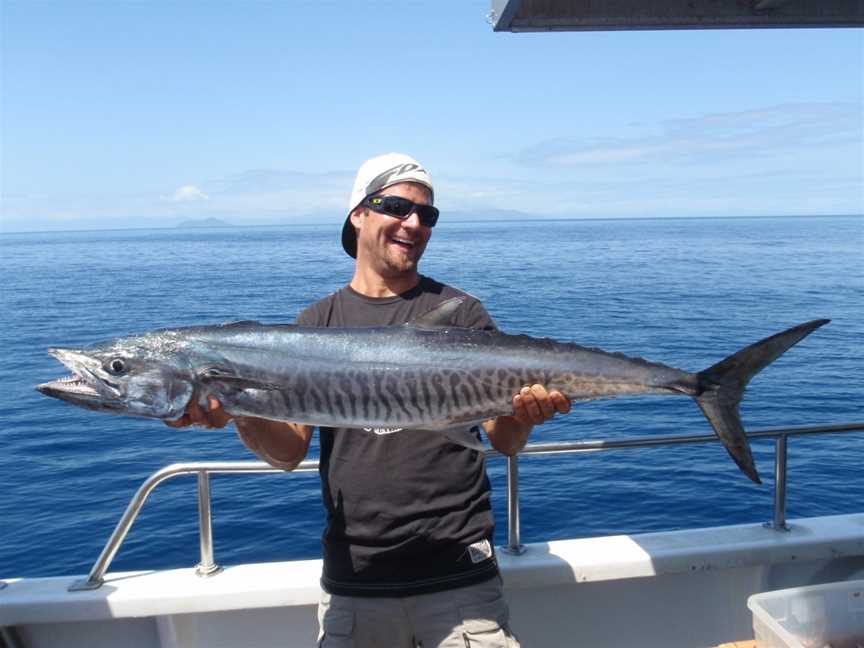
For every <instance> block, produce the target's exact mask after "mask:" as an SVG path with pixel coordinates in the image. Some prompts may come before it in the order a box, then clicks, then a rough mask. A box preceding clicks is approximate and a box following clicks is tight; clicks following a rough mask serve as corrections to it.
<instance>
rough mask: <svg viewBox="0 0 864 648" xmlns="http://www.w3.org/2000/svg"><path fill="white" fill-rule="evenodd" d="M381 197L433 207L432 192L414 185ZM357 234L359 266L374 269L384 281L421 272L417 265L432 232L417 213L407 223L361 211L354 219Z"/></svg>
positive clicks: (403, 184)
mask: <svg viewBox="0 0 864 648" xmlns="http://www.w3.org/2000/svg"><path fill="white" fill-rule="evenodd" d="M377 195H380V196H401V197H402V198H407V199H408V200H410V201H412V202H415V203H418V204H421V205H428V204H431V198H432V197H431V195H430V193H429V190H428V189H427V188H426V187H424V186H423V185H421V184H417V183H414V182H400V183H399V184H395V185H393V186H392V187H387V188H386V189H384V190H382V191H380V192H379V193H378V194H377ZM351 223H352V224H353V225H354V227H355V229H356V230H357V263H359V264H366V265H368V266H370V267H372V268H373V269H374V270H375V271H376V272H377V273H378V274H380V275H381V276H382V277H393V276H398V275H402V274H406V273H414V272H416V271H417V264H418V262H419V261H420V257H422V256H423V251H424V250H425V249H426V243H428V241H429V237H430V236H432V228H430V227H424V226H423V225H421V224H420V220H419V218H418V216H417V214H416V213H414V212H412V213H411V214H409V216H408V218H406V219H405V220H400V219H398V218H396V217H394V216H388V215H387V214H379V213H378V212H374V211H372V210H371V209H366V208H360V209H357V210H355V211H354V213H353V214H352V215H351Z"/></svg>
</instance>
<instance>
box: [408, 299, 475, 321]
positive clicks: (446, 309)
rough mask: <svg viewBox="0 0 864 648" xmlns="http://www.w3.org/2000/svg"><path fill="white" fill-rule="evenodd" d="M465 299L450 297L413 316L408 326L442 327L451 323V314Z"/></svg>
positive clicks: (453, 313) (454, 312)
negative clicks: (417, 315) (421, 313)
mask: <svg viewBox="0 0 864 648" xmlns="http://www.w3.org/2000/svg"><path fill="white" fill-rule="evenodd" d="M464 301H465V298H464V297H452V298H450V299H447V300H445V301H443V302H441V303H440V304H438V305H437V306H436V307H435V308H433V309H432V310H430V311H428V312H426V313H423V315H420V316H419V317H415V318H414V319H413V320H411V321H410V322H408V326H414V327H417V328H443V327H445V326H452V325H453V315H455V314H456V311H457V310H458V309H459V307H460V306H461V305H462V302H464Z"/></svg>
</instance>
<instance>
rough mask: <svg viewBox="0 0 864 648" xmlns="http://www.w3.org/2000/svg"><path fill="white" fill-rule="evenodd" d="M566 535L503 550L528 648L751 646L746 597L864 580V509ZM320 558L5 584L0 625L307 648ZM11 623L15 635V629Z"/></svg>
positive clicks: (163, 640) (38, 631) (71, 638)
mask: <svg viewBox="0 0 864 648" xmlns="http://www.w3.org/2000/svg"><path fill="white" fill-rule="evenodd" d="M790 527H791V530H790V531H789V532H778V531H774V530H772V529H767V528H765V527H763V526H762V525H758V524H748V525H737V526H728V527H716V528H710V529H696V530H686V531H675V532H665V533H649V534H641V535H632V536H609V537H602V538H587V539H575V540H562V541H557V542H548V543H538V544H532V545H529V546H528V548H527V551H526V553H524V554H522V555H520V556H511V555H508V554H505V553H503V552H501V553H499V560H500V563H501V568H502V573H503V575H504V581H505V587H506V591H507V595H508V597H509V600H510V605H511V609H512V616H513V627H514V629H515V630H516V632H517V633H518V634H519V635H520V638H521V639H522V640H523V644H524V645H526V646H570V645H580V646H589V645H590V646H594V647H601V646H616V647H617V646H625V645H626V646H663V647H664V648H668V647H673V646H682V647H684V646H686V647H688V648H693V647H695V646H717V645H719V644H722V643H725V642H735V641H746V640H749V639H752V638H753V631H752V625H751V616H750V612H749V610H748V609H747V606H746V600H747V597H748V596H750V595H751V594H753V593H757V592H760V591H768V590H774V589H781V588H785V587H791V586H797V585H810V584H815V583H820V582H831V581H836V580H849V579H853V578H864V514H855V515H841V516H829V517H820V518H809V519H800V520H793V521H791V522H790ZM320 570H321V563H320V561H319V560H309V561H292V562H278V563H259V564H247V565H236V566H230V567H226V568H225V570H224V571H223V572H221V573H219V574H218V575H216V576H212V577H209V578H202V577H199V576H197V575H196V574H195V570H194V569H192V568H189V569H175V570H164V571H153V572H146V571H142V572H125V573H109V574H108V575H107V577H106V582H105V584H104V585H103V586H102V587H101V588H99V589H97V590H90V591H78V592H68V591H67V589H68V587H69V585H71V584H72V583H73V582H74V581H75V580H78V579H79V578H80V577H59V578H40V579H23V580H18V579H10V580H8V581H7V583H8V586H7V587H6V588H4V589H2V590H0V626H5V627H6V628H7V631H6V636H7V639H8V638H10V637H11V638H12V640H13V641H14V640H18V641H20V643H21V644H22V645H24V646H28V647H40V646H64V647H74V646H87V647H88V648H100V647H102V646H106V647H107V646H117V645H122V646H124V647H126V648H138V647H139V646H141V647H145V646H146V647H151V646H159V647H180V646H183V647H184V648H192V647H197V646H202V647H203V646H208V647H210V648H218V647H226V648H227V647H229V646H255V647H268V646H273V647H275V646H280V647H283V648H284V647H285V646H312V645H314V640H315V636H316V634H317V621H316V615H315V607H316V604H317V600H318V595H319V585H318V578H319V576H320ZM8 628H14V630H13V631H9V630H8Z"/></svg>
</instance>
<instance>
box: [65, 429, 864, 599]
mask: <svg viewBox="0 0 864 648" xmlns="http://www.w3.org/2000/svg"><path fill="white" fill-rule="evenodd" d="M862 431H864V423H844V424H840V425H820V426H810V427H797V428H771V429H766V430H758V431H754V432H750V433H748V435H747V436H748V437H749V438H750V439H759V438H774V439H776V446H775V470H774V519H773V520H772V521H771V522H768V523H766V525H765V526H767V527H770V528H773V529H775V530H777V531H783V530H788V527H787V526H786V517H785V516H786V450H787V439H788V437H790V436H799V435H803V434H831V433H837V432H862ZM717 441H718V439H717V437H716V436H714V435H713V434H700V435H675V436H660V437H648V438H640V439H635V438H633V439H622V440H620V441H606V440H599V441H573V442H568V443H535V444H531V445H528V446H526V447H525V448H524V449H523V450H522V452H521V453H520V454H522V455H534V454H537V455H547V454H570V453H580V452H601V451H607V450H617V449H624V448H647V447H657V446H666V445H680V444H685V443H713V442H717ZM486 455H487V457H498V456H501V455H500V453H498V452H496V451H494V450H487V451H486ZM507 460H508V463H507V517H508V525H507V532H508V538H507V546H505V547H504V548H503V549H504V551H507V552H508V553H513V554H520V553H522V552H523V551H524V547H523V546H522V544H521V537H520V536H521V533H520V526H519V464H518V460H517V458H516V457H508V458H507ZM317 470H318V462H317V461H304V462H302V463H301V464H300V465H299V466H298V467H297V468H296V469H295V470H294V472H315V471H317ZM253 472H254V473H279V472H284V471H283V470H280V469H278V468H273V467H272V466H270V465H269V464H267V463H264V462H263V461H226V462H194V463H177V464H171V465H169V466H165V467H164V468H162V469H161V470H157V471H156V472H155V473H153V474H152V475H150V477H148V478H147V480H145V482H144V483H143V484H142V485H141V486H140V487H139V488H138V491H137V492H136V493H135V495H134V496H133V497H132V500H131V501H130V502H129V505H128V506H127V507H126V511H125V512H124V513H123V517H122V518H120V522H118V523H117V526H116V528H115V529H114V532H113V533H112V534H111V537H110V538H109V539H108V542H107V543H106V544H105V547H104V548H103V549H102V553H101V554H100V555H99V558H97V560H96V562H95V563H94V565H93V568H92V569H91V570H90V574H89V575H88V577H87V578H86V579H85V580H80V581H76V582H75V583H73V584H72V585H71V586H70V587H69V591H80V590H92V589H98V588H99V587H101V585H102V583H103V582H104V577H105V573H106V572H107V571H108V567H109V566H110V565H111V561H112V560H113V559H114V556H115V555H116V554H117V551H118V550H119V549H120V545H121V544H123V541H124V540H125V538H126V535H127V534H128V533H129V530H130V529H131V527H132V524H133V523H134V522H135V519H136V518H137V517H138V513H139V512H140V511H141V508H142V506H143V505H144V502H145V501H146V500H147V497H148V496H149V495H150V493H151V492H153V489H155V488H156V487H157V486H158V485H159V484H161V483H162V482H164V481H167V480H168V479H171V478H174V477H177V476H180V475H192V474H194V475H197V477H198V516H199V526H200V544H201V561H200V562H199V564H198V566H197V568H196V572H197V573H198V574H199V575H200V576H212V575H214V574H218V573H219V572H220V571H221V567H219V566H218V565H217V564H216V561H215V558H214V556H213V529H212V524H211V508H210V475H214V474H220V473H221V474H228V473H253Z"/></svg>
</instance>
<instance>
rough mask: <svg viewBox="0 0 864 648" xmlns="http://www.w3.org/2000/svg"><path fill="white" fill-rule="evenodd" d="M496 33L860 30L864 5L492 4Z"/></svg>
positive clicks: (585, 0) (858, 0)
mask: <svg viewBox="0 0 864 648" xmlns="http://www.w3.org/2000/svg"><path fill="white" fill-rule="evenodd" d="M490 22H491V23H492V27H493V29H494V30H495V31H510V32H522V31H607V30H633V29H746V28H764V27H862V26H864V0H492V10H491V12H490Z"/></svg>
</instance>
